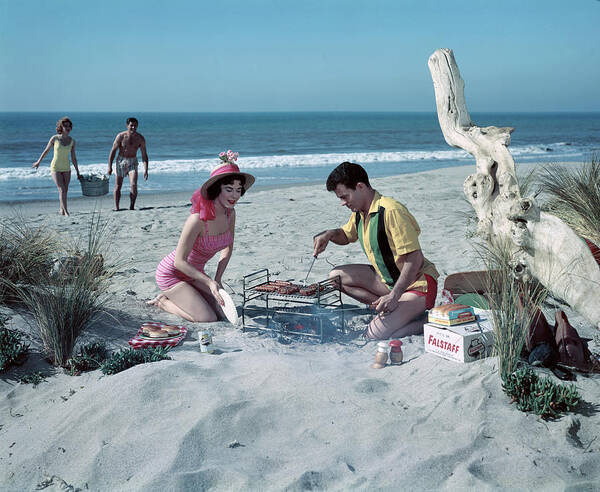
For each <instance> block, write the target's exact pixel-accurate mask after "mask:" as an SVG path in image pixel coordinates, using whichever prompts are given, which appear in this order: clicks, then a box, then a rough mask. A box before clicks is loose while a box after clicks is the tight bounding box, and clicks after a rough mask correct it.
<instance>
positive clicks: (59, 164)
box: [50, 137, 75, 173]
mask: <svg viewBox="0 0 600 492" xmlns="http://www.w3.org/2000/svg"><path fill="white" fill-rule="evenodd" d="M73 142H75V140H73V138H71V142H70V143H69V145H61V143H60V139H59V138H58V137H57V138H56V139H55V140H54V157H53V158H52V162H51V163H50V171H52V172H53V173H64V172H67V171H70V170H71V164H70V163H69V152H71V148H72V147H73Z"/></svg>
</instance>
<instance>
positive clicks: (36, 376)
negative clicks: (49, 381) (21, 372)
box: [19, 372, 46, 388]
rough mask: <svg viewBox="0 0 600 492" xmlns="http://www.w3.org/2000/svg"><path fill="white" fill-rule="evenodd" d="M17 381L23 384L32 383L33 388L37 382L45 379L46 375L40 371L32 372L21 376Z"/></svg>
mask: <svg viewBox="0 0 600 492" xmlns="http://www.w3.org/2000/svg"><path fill="white" fill-rule="evenodd" d="M19 381H21V383H23V384H33V387H34V388H35V387H36V386H37V385H38V384H40V383H42V382H44V381H46V375H45V374H43V373H41V372H32V373H30V374H26V375H25V376H23V377H22V378H21V379H20V380H19Z"/></svg>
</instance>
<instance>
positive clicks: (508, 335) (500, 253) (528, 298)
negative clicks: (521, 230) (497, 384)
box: [476, 242, 547, 381]
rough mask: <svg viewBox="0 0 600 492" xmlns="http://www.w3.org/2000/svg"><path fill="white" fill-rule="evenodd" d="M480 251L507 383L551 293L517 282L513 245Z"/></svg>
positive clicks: (489, 245)
mask: <svg viewBox="0 0 600 492" xmlns="http://www.w3.org/2000/svg"><path fill="white" fill-rule="evenodd" d="M476 251H477V253H478V254H479V256H480V258H481V260H482V261H483V263H484V264H485V266H486V269H487V270H488V271H489V272H490V275H488V276H487V284H488V285H486V291H487V296H488V301H489V305H490V310H491V311H492V317H491V318H492V319H491V321H492V326H493V328H494V353H495V354H496V355H497V356H498V364H499V370H500V376H501V377H502V380H503V381H504V380H506V378H507V377H508V375H510V374H512V373H513V372H514V371H516V369H517V367H518V363H519V358H520V356H521V352H522V351H523V346H524V345H525V338H526V335H527V330H528V328H529V325H530V324H531V321H532V320H533V317H534V315H535V313H536V312H537V310H538V309H539V308H540V306H541V305H542V304H543V302H544V299H545V298H546V296H547V291H546V289H545V288H544V287H543V286H541V285H540V284H539V283H537V282H535V281H533V280H531V281H529V282H523V281H522V280H519V279H517V278H515V275H514V269H513V265H512V258H513V249H512V245H511V244H510V243H509V242H497V243H487V244H479V245H478V246H477V247H476Z"/></svg>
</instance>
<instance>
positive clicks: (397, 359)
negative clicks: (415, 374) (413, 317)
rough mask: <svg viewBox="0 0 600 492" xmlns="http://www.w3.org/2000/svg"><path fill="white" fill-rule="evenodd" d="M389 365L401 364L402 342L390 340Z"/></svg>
mask: <svg viewBox="0 0 600 492" xmlns="http://www.w3.org/2000/svg"><path fill="white" fill-rule="evenodd" d="M390 347H391V351H390V364H402V359H403V358H404V357H403V355H402V342H401V341H400V340H390Z"/></svg>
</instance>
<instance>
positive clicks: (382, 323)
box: [365, 292, 425, 340]
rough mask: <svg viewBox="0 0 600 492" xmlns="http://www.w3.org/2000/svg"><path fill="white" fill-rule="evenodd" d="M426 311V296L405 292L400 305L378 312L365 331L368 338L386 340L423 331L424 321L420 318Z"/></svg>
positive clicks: (399, 302) (418, 333)
mask: <svg viewBox="0 0 600 492" xmlns="http://www.w3.org/2000/svg"><path fill="white" fill-rule="evenodd" d="M424 312H425V296H418V295H417V294H415V293H414V292H405V293H404V294H402V295H401V296H400V300H399V301H398V307H397V308H396V309H394V310H393V311H392V312H391V313H385V314H378V315H377V316H376V317H375V318H373V321H371V322H370V323H369V326H368V328H367V330H366V332H365V336H366V337H367V338H373V339H376V340H386V339H388V338H402V337H407V336H409V335H420V334H421V333H423V321H422V320H421V319H419V318H420V317H421V316H422V315H423V313H424Z"/></svg>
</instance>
